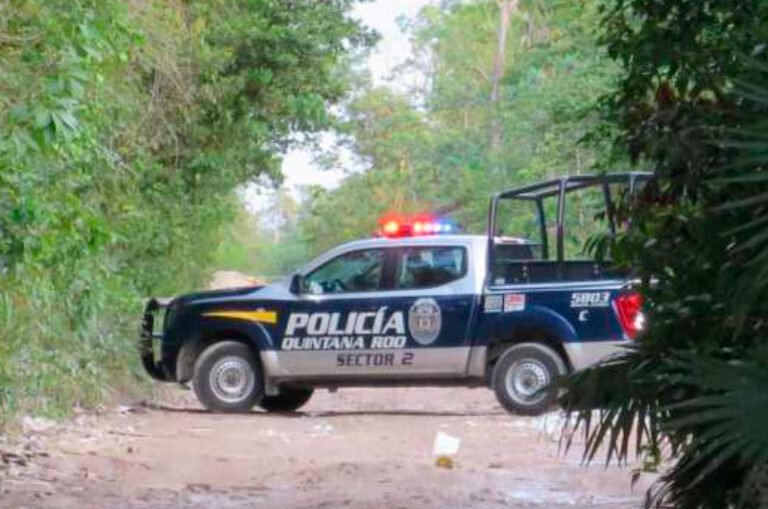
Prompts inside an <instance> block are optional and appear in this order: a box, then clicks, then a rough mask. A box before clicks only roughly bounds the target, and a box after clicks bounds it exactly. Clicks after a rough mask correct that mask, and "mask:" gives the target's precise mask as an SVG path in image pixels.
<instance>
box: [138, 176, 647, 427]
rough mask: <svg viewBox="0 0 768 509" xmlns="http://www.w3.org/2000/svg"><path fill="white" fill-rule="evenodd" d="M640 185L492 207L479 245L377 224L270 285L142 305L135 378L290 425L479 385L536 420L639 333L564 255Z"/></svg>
mask: <svg viewBox="0 0 768 509" xmlns="http://www.w3.org/2000/svg"><path fill="white" fill-rule="evenodd" d="M648 178H649V176H648V175H647V174H641V173H615V174H608V175H601V176H577V177H567V178H561V179H556V180H552V181H548V182H543V183H540V184H535V185H532V186H527V187H524V188H520V189H515V190H512V191H508V192H506V193H501V194H498V195H496V196H494V197H493V199H492V201H491V211H490V214H489V216H490V217H489V229H488V234H487V235H457V234H455V233H453V230H455V228H456V225H455V224H453V223H443V222H441V221H435V220H424V219H418V220H417V221H415V222H414V221H413V220H407V219H402V218H394V216H393V217H390V218H389V219H387V220H386V221H385V223H383V224H382V232H381V233H382V235H381V236H379V237H376V238H370V239H365V240H358V241H354V242H350V243H347V244H344V245H341V246H338V247H336V248H334V249H332V250H330V251H328V252H327V253H325V254H323V255H321V256H320V257H318V258H317V259H315V260H314V261H312V262H311V263H309V264H308V265H306V266H305V267H303V268H301V269H300V270H298V271H297V272H296V273H294V274H292V275H291V276H290V277H287V278H286V279H284V280H282V281H279V282H276V283H274V284H270V285H267V286H262V287H251V288H242V289H235V290H225V291H209V292H202V293H194V294H189V295H182V296H179V297H176V298H174V299H171V300H167V301H163V300H161V299H151V300H150V301H149V303H148V304H147V309H146V312H145V315H144V322H143V329H142V330H143V332H142V343H141V344H142V360H143V363H144V366H145V368H146V369H147V371H148V373H149V374H150V375H151V376H152V377H153V378H156V379H158V380H162V381H172V382H179V383H183V384H186V383H189V382H191V383H192V385H193V387H194V390H195V393H196V395H197V397H198V399H199V400H200V402H201V403H202V404H203V406H205V407H206V408H207V409H209V410H213V411H223V412H245V411H249V410H251V409H252V408H253V407H254V406H256V405H258V406H260V407H262V408H264V409H265V410H268V411H293V410H296V409H298V408H299V407H301V406H302V405H303V404H304V403H306V402H307V400H308V399H309V398H310V397H311V395H312V391H313V390H314V388H317V387H326V388H329V389H332V390H333V389H335V388H337V387H343V386H354V385H365V386H374V385H375V386H393V385H457V386H488V387H490V388H491V389H492V390H493V391H494V392H495V394H496V396H497V398H498V400H499V402H500V403H501V404H502V405H503V406H504V407H505V408H506V409H508V410H509V411H511V412H515V413H519V414H527V415H535V414H538V413H541V412H544V411H546V410H547V409H549V408H550V407H551V406H552V405H553V404H554V402H555V399H556V393H555V391H554V390H548V386H549V384H550V382H552V381H553V380H554V379H555V378H556V377H558V376H560V375H563V374H566V373H568V372H571V371H574V370H579V369H582V368H584V367H586V366H589V365H590V364H593V363H594V362H596V361H598V360H600V359H603V358H605V357H606V356H608V355H610V354H611V353H612V352H616V351H617V350H618V349H620V347H621V346H622V345H626V344H628V343H630V342H631V341H632V340H633V339H634V338H635V336H636V334H637V333H638V331H639V329H641V328H642V320H643V315H642V311H641V299H640V297H639V295H638V294H637V293H635V292H634V291H633V290H632V289H631V283H630V281H629V275H628V274H626V273H623V274H622V273H617V272H614V271H611V270H609V269H608V268H607V267H608V265H606V264H603V263H597V262H595V261H592V260H589V259H584V257H583V256H581V257H580V256H579V255H581V253H580V251H579V250H580V249H581V245H577V244H576V242H577V241H576V240H575V239H574V235H575V234H576V233H579V232H580V231H581V230H584V229H585V227H597V230H601V229H605V231H606V232H608V233H609V234H611V233H612V234H615V233H616V230H617V228H618V227H619V225H617V224H616V223H620V222H621V221H619V220H617V219H616V217H615V216H616V214H615V210H616V206H615V203H617V201H618V200H622V199H626V197H627V196H628V195H630V196H631V194H633V193H635V192H636V190H637V189H638V188H639V187H640V186H642V185H643V183H644V182H645V181H646V180H648ZM566 199H567V200H569V202H572V203H573V204H574V205H573V206H575V207H576V208H577V209H578V210H577V211H578V214H579V215H580V216H581V217H580V218H579V217H576V219H572V218H569V216H568V215H567V214H566V213H565V210H566ZM596 204H599V207H600V208H601V209H602V212H599V211H598V213H597V214H592V212H594V211H595V210H596V209H595V207H596V206H597V205H596ZM526 207H528V208H529V209H530V210H531V211H532V212H533V215H532V216H531V217H527V216H526V215H525V214H524V213H523V212H522V209H525V208H526ZM547 213H550V215H552V216H554V218H553V219H550V218H548V216H547ZM512 229H516V230H519V231H521V232H522V233H523V234H524V235H517V236H515V237H511V236H508V235H507V234H506V230H512ZM594 229H595V228H592V230H594ZM569 230H572V231H569ZM572 251H573V252H574V253H575V254H574V255H573V256H572V255H571V252H572ZM161 310H164V312H160V311H161ZM159 322H162V323H159ZM153 340H159V341H160V345H159V348H155V347H154V345H153Z"/></svg>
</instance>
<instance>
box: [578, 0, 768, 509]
mask: <svg viewBox="0 0 768 509" xmlns="http://www.w3.org/2000/svg"><path fill="white" fill-rule="evenodd" d="M766 15H768V5H766V4H765V3H764V2H760V1H754V2H719V1H703V2H683V3H680V2H676V1H668V0H618V1H616V2H614V3H611V4H607V5H606V7H605V8H604V9H603V11H602V27H603V30H604V32H603V36H602V41H603V43H604V44H605V45H606V47H607V49H608V51H609V53H610V55H611V56H612V57H614V58H616V59H617V60H619V61H620V62H621V64H622V68H623V71H622V76H621V79H620V80H619V82H618V84H617V88H616V90H615V91H614V92H613V93H612V94H610V95H608V96H607V97H606V99H605V101H604V104H605V107H606V110H605V111H606V115H607V117H606V118H607V119H609V120H610V121H612V122H614V123H615V125H617V126H618V127H619V133H618V136H617V137H616V139H615V140H616V150H617V151H618V152H624V153H625V154H627V155H628V156H630V157H631V158H632V159H634V160H635V161H637V162H638V163H639V164H642V165H644V166H646V167H650V168H651V169H653V170H654V172H655V181H654V182H653V184H652V185H649V186H648V187H646V189H644V191H643V192H642V193H641V194H640V196H639V198H638V200H636V201H633V202H631V203H625V204H624V210H623V213H624V214H626V215H627V218H628V220H631V222H632V225H633V230H632V231H631V232H629V233H628V234H626V235H624V236H620V237H619V238H617V239H614V241H613V242H612V249H613V254H614V257H615V258H616V259H617V261H619V262H620V263H621V264H623V265H625V266H630V267H632V268H633V269H634V270H636V272H637V274H638V275H639V276H640V277H641V278H642V280H643V281H644V285H643V287H642V288H641V290H642V292H643V294H644V296H645V298H646V307H647V314H648V317H647V324H648V329H647V330H646V331H645V333H644V335H643V336H642V337H641V338H640V340H639V341H637V342H636V344H635V345H633V347H632V348H630V349H629V350H628V351H627V352H626V353H625V354H624V355H622V356H621V357H619V358H617V359H613V360H611V361H609V362H607V363H605V364H603V365H601V366H598V367H596V368H594V369H590V370H587V371H585V372H583V373H579V374H577V375H575V376H574V377H572V378H571V379H570V380H568V381H566V386H567V388H568V392H567V394H566V396H565V398H564V403H565V404H566V406H567V407H568V408H570V409H571V410H572V411H573V412H575V415H576V416H577V417H576V421H575V424H576V426H577V427H579V428H581V429H584V430H585V432H586V434H587V438H588V441H587V451H586V456H587V458H593V457H594V456H595V454H596V453H597V450H598V448H599V447H600V445H607V446H608V447H607V450H608V451H609V453H608V454H609V458H610V457H617V458H618V459H619V460H624V459H626V458H627V456H628V455H629V454H630V449H631V448H630V444H634V445H635V446H636V447H639V449H640V452H641V453H647V454H648V459H649V462H650V463H651V465H655V466H656V467H660V466H661V465H662V463H661V462H662V460H667V461H669V463H666V464H671V465H672V466H671V467H670V468H668V469H667V470H666V471H665V472H664V474H663V475H662V477H661V480H660V482H659V483H658V484H657V485H656V486H655V487H654V488H653V489H652V490H651V491H650V492H649V494H648V498H647V505H648V506H657V507H680V508H725V507H764V506H765V505H766V503H768V499H766V490H765V486H766V471H768V470H767V468H768V442H766V439H765V434H764V433H763V432H762V431H758V430H764V429H765V426H766V424H768V413H767V412H765V410H764V409H765V405H764V403H766V402H768V401H766V396H765V394H766V393H767V392H766V389H768V383H766V380H768V372H767V371H766V368H765V366H766V364H765V359H766V349H765V346H764V338H765V334H766V326H767V324H766V321H765V316H768V308H767V307H766V304H765V303H766V302H767V301H766V297H767V296H768V295H766V289H768V286H767V285H766V284H765V283H766V277H765V275H766V271H765V269H764V266H765V265H764V263H763V260H764V259H765V258H762V257H764V256H766V255H765V252H766V251H765V249H766V244H765V239H766V238H768V233H766V231H765V224H766V222H764V221H765V217H764V214H765V212H764V211H765V206H766V200H765V196H766V193H767V192H768V188H766V187H765V186H766V181H767V179H766V176H765V175H766V174H765V168H766V157H765V153H766V146H765V141H764V140H765V130H764V129H765V124H764V120H763V119H764V118H765V112H766V105H767V104H768V101H766V100H765V99H766V95H765V92H764V86H765V85H764V84H765V83H766V74H765V72H764V69H765V64H764V63H762V64H758V63H757V62H764V61H765V52H764V48H765V45H764V41H765V35H766V29H767V28H768V25H767V24H766V22H765V20H766V19H768V18H766ZM761 68H762V70H761ZM739 83H741V85H739V86H736V85H737V84H739ZM760 83H762V84H763V86H762V87H760V86H756V85H757V84H760ZM593 409H599V410H598V411H597V412H598V413H597V417H596V416H595V415H594V414H593V412H592V410H593ZM662 452H664V453H666V454H662Z"/></svg>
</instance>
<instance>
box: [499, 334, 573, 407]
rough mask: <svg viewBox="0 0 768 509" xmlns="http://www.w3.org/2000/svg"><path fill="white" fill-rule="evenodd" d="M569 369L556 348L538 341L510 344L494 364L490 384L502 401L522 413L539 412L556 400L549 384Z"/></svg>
mask: <svg viewBox="0 0 768 509" xmlns="http://www.w3.org/2000/svg"><path fill="white" fill-rule="evenodd" d="M565 372H566V368H565V363H564V362H563V360H562V359H561V358H560V355H558V353H557V352H555V351H554V350H553V349H551V348H550V347H548V346H546V345H542V344H539V343H521V344H519V345H514V346H511V347H510V348H508V349H507V350H506V351H505V352H504V353H503V354H502V355H501V358H499V360H498V362H496V365H495V366H494V368H493V375H492V378H491V386H492V387H493V390H494V392H495V393H496V398H497V399H498V400H499V403H501V405H502V406H503V407H504V408H505V409H507V410H508V411H510V412H512V413H515V414H520V415H539V414H542V413H544V412H546V411H547V410H549V409H550V408H552V406H553V405H554V404H555V400H556V399H557V391H556V390H554V389H553V388H551V387H550V384H551V383H552V382H553V381H554V380H555V379H556V378H557V377H558V376H560V375H564V374H565Z"/></svg>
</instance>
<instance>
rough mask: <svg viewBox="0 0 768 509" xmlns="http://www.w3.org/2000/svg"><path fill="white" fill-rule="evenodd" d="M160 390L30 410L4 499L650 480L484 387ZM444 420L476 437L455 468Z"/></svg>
mask: <svg viewBox="0 0 768 509" xmlns="http://www.w3.org/2000/svg"><path fill="white" fill-rule="evenodd" d="M169 394H170V396H169ZM160 401H162V403H157V404H154V405H153V406H150V407H149V408H147V407H121V408H118V409H115V410H112V411H110V412H107V413H105V414H104V415H101V416H81V417H79V418H78V419H76V420H75V422H74V423H72V424H69V425H64V426H58V425H57V426H51V425H50V424H49V423H47V422H45V421H39V420H28V421H27V424H26V427H27V428H28V429H29V430H31V433H28V434H27V438H26V440H25V443H24V444H22V445H24V448H22V449H19V450H18V452H19V453H20V454H19V456H14V455H10V456H9V455H7V454H6V458H5V460H6V461H5V462H6V463H10V468H9V465H6V468H5V469H4V470H2V469H0V508H14V509H17V508H29V509H31V508H65V507H66V508H70V507H71V508H78V509H91V508H93V509H96V508H98V509H107V508H109V509H117V508H126V509H139V508H141V509H148V508H152V509H161V508H162V509H165V508H168V509H181V508H184V509H188V508H206V509H208V508H227V509H228V508H232V509H240V508H262V507H263V508H270V509H273V508H312V509H321V508H329V509H331V508H371V509H373V508H376V509H379V508H393V509H395V508H412V507H413V508H419V509H432V508H446V509H449V508H469V507H471V508H478V509H491V508H502V507H504V508H510V507H511V508H518V507H520V508H522V507H526V508H537V507H541V508H545V507H546V508H560V507H563V508H564V507H569V508H574V507H576V508H587V507H601V508H610V509H618V508H628V507H636V506H637V501H638V500H639V499H640V496H641V493H642V491H641V488H642V487H640V488H638V487H636V488H635V491H634V492H633V491H632V490H630V481H629V479H630V474H629V471H628V470H627V469H619V468H611V469H607V470H606V469H604V468H603V467H602V466H592V467H589V468H586V467H582V466H580V465H579V458H578V454H577V452H576V451H575V452H574V453H573V454H571V455H569V456H568V457H563V456H562V455H561V454H559V452H558V443H557V438H556V437H557V432H556V431H554V428H556V427H557V421H558V418H557V417H558V416H557V414H550V415H548V416H546V417H542V418H536V419H532V418H520V417H511V416H509V415H507V414H505V413H504V412H503V411H502V410H501V408H500V407H499V406H498V405H497V404H496V402H495V400H494V399H493V397H492V395H491V393H490V391H487V390H484V389H475V390H471V389H421V388H420V389H415V388H414V389H347V390H343V389H342V390H340V391H339V392H338V393H335V394H330V393H328V392H325V391H321V392H318V393H316V395H315V397H314V398H313V399H312V401H311V402H310V403H309V404H308V405H307V406H306V407H305V408H304V409H303V410H304V411H303V412H300V413H295V414H284V415H267V414H265V413H261V412H254V413H252V414H250V415H213V414H208V413H204V412H202V411H201V410H200V409H199V407H198V405H197V404H196V402H195V401H194V399H193V398H192V396H191V394H189V393H188V392H184V391H183V390H181V389H178V390H177V389H175V388H174V389H173V390H171V391H168V393H166V394H165V396H164V397H163V398H161V400H160ZM437 431H444V432H446V433H449V434H451V435H454V436H457V437H460V438H461V440H462V442H461V449H460V451H459V454H458V457H457V463H456V465H455V468H453V469H452V470H447V469H442V468H437V467H436V466H435V464H434V461H433V459H432V458H431V457H430V455H431V449H432V444H433V440H434V437H435V433H436V432H437ZM8 447H11V446H10V445H8V444H6V451H7V450H9V449H8ZM0 450H3V444H2V443H0ZM18 463H26V465H24V466H21V465H19V464H18ZM0 464H1V463H0Z"/></svg>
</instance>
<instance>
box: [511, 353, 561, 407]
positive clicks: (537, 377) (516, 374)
mask: <svg viewBox="0 0 768 509" xmlns="http://www.w3.org/2000/svg"><path fill="white" fill-rule="evenodd" d="M550 379H551V377H550V374H549V370H548V369H547V367H546V366H545V365H544V364H542V363H541V362H539V361H537V360H534V359H524V360H521V361H517V362H515V363H514V364H512V365H511V366H510V367H509V370H508V371H507V376H506V387H507V394H509V395H510V397H511V398H512V399H514V400H515V401H517V402H518V403H523V404H526V405H532V404H536V403H538V402H539V401H541V400H542V399H544V398H545V397H546V396H547V393H546V391H542V390H541V389H543V388H544V387H546V386H547V385H549V382H550Z"/></svg>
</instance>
